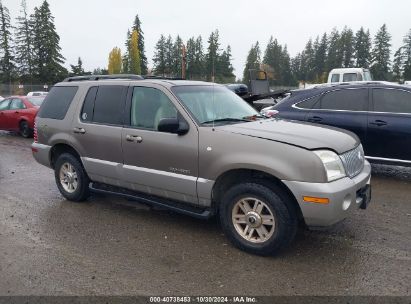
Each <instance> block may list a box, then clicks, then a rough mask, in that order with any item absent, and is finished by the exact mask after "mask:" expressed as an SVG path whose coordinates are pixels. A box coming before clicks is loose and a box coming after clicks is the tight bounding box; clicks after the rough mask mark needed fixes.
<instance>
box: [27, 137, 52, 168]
mask: <svg viewBox="0 0 411 304" xmlns="http://www.w3.org/2000/svg"><path fill="white" fill-rule="evenodd" d="M50 150H51V147H50V146H47V145H42V144H39V143H32V145H31V151H32V152H33V157H34V159H35V160H36V161H37V162H38V163H40V164H42V165H44V166H46V167H49V168H51V164H50Z"/></svg>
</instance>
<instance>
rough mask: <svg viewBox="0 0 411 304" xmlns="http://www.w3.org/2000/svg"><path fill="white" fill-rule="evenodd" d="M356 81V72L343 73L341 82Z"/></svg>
mask: <svg viewBox="0 0 411 304" xmlns="http://www.w3.org/2000/svg"><path fill="white" fill-rule="evenodd" d="M350 81H357V73H345V74H344V76H343V82H350Z"/></svg>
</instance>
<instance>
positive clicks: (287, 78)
mask: <svg viewBox="0 0 411 304" xmlns="http://www.w3.org/2000/svg"><path fill="white" fill-rule="evenodd" d="M281 71H282V83H281V85H285V86H293V85H295V80H294V77H293V75H292V71H291V59H290V54H289V53H288V49H287V45H285V46H284V48H283V53H282V55H281Z"/></svg>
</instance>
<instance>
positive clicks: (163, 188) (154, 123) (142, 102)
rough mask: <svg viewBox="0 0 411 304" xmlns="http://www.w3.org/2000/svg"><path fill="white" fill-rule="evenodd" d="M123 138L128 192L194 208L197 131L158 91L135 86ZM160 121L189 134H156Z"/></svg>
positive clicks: (196, 176)
mask: <svg viewBox="0 0 411 304" xmlns="http://www.w3.org/2000/svg"><path fill="white" fill-rule="evenodd" d="M132 91H133V92H132V97H131V98H130V100H129V101H128V103H129V104H128V106H127V109H128V111H129V114H126V115H128V116H127V117H126V119H125V120H126V121H128V126H124V129H123V134H122V146H123V158H124V169H123V172H124V179H125V181H126V182H127V183H128V187H129V188H130V189H133V190H136V191H140V192H144V193H148V194H152V195H156V196H161V197H164V198H169V199H173V200H178V201H181V202H186V203H192V204H197V203H198V198H197V189H196V188H197V186H196V185H197V178H198V131H197V128H196V127H195V125H194V124H193V123H192V122H191V121H188V119H187V117H186V118H184V116H183V115H182V114H181V113H182V111H181V109H180V110H179V109H178V108H179V106H178V103H176V105H175V104H173V102H172V99H173V97H172V96H171V95H169V93H167V92H166V91H162V90H161V88H160V87H144V86H138V87H137V86H136V87H134V88H133V89H132ZM162 118H179V119H181V120H185V121H186V122H187V123H189V125H190V128H189V131H188V133H186V134H184V135H177V134H172V133H165V132H159V131H158V124H159V122H160V120H161V119H162Z"/></svg>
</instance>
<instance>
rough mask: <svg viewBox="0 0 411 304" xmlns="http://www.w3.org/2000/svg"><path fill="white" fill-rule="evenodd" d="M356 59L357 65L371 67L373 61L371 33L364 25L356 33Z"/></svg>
mask: <svg viewBox="0 0 411 304" xmlns="http://www.w3.org/2000/svg"><path fill="white" fill-rule="evenodd" d="M355 61H356V66H357V67H361V68H369V67H370V62H371V35H370V31H369V30H367V31H365V30H364V28H363V27H361V28H360V29H359V31H358V32H357V33H356V35H355Z"/></svg>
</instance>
